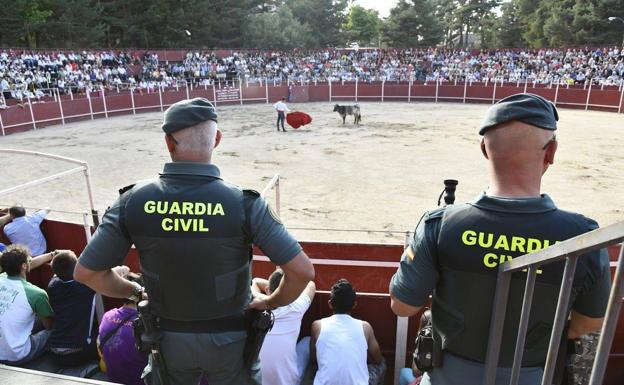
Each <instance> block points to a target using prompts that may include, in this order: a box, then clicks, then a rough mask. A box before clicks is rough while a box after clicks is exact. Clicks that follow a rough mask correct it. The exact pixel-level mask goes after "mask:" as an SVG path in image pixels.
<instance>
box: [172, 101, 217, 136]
mask: <svg viewBox="0 0 624 385" xmlns="http://www.w3.org/2000/svg"><path fill="white" fill-rule="evenodd" d="M206 120H213V121H215V122H216V121H217V112H216V111H215V108H214V106H213V105H212V103H210V102H209V101H208V99H204V98H195V99H186V100H181V101H179V102H177V103H175V104H173V105H172V106H171V107H169V108H167V111H165V118H164V120H163V125H162V130H163V131H164V132H165V133H167V134H171V133H174V132H176V131H179V130H181V129H183V128H187V127H191V126H194V125H196V124H199V123H201V122H205V121H206Z"/></svg>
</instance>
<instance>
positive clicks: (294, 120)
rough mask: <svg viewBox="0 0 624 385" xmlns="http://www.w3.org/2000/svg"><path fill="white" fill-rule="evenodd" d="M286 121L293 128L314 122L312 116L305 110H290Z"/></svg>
mask: <svg viewBox="0 0 624 385" xmlns="http://www.w3.org/2000/svg"><path fill="white" fill-rule="evenodd" d="M286 122H287V123H288V124H289V125H290V126H291V127H292V128H299V127H301V126H305V125H306V124H310V123H311V122H312V117H311V116H310V115H308V114H306V113H305V112H290V113H288V115H286Z"/></svg>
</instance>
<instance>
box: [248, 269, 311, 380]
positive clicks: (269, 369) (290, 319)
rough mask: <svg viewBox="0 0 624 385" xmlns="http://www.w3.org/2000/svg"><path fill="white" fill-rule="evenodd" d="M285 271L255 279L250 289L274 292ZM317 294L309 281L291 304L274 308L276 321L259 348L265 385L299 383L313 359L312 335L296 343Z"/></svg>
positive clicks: (265, 292)
mask: <svg viewBox="0 0 624 385" xmlns="http://www.w3.org/2000/svg"><path fill="white" fill-rule="evenodd" d="M283 276H284V272H283V271H282V270H281V269H277V270H275V271H274V272H273V273H272V274H271V275H270V276H269V280H268V281H267V280H266V279H262V278H254V279H253V283H252V286H251V290H252V291H255V292H259V293H264V294H266V295H271V293H273V292H274V291H275V290H277V288H278V287H279V285H280V282H281V281H282V277H283ZM315 293H316V285H315V284H314V282H309V283H308V285H307V286H306V288H305V289H304V290H303V292H302V293H301V295H300V296H299V298H297V299H296V300H295V301H294V302H292V303H291V304H289V305H286V306H282V307H279V308H277V309H275V310H273V315H274V316H275V323H274V324H273V328H272V329H271V331H269V333H268V334H267V336H266V338H265V339H264V343H263V344H262V349H260V365H261V367H262V384H263V385H293V384H299V382H300V381H301V377H302V375H303V372H304V370H305V368H306V367H307V366H308V360H309V358H310V350H309V346H310V341H309V337H306V338H303V339H302V340H301V341H299V343H297V338H299V330H300V329H301V320H302V319H303V315H304V314H305V312H306V311H307V310H308V308H309V307H310V305H311V304H312V300H313V299H314V294H315Z"/></svg>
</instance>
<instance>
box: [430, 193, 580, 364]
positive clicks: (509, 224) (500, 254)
mask: <svg viewBox="0 0 624 385" xmlns="http://www.w3.org/2000/svg"><path fill="white" fill-rule="evenodd" d="M436 216H437V219H438V220H439V219H440V216H442V222H441V225H440V233H439V236H438V242H437V256H438V259H437V263H438V269H439V272H440V276H439V281H438V284H437V286H436V289H435V291H434V294H433V302H432V319H433V326H434V330H435V335H436V339H437V340H438V341H439V342H440V343H441V346H442V349H444V350H445V351H449V352H451V353H454V354H456V355H458V356H461V357H464V358H467V359H471V360H474V361H480V362H485V353H486V348H487V342H488V336H489V325H490V318H491V313H492V302H493V299H494V292H495V290H496V277H497V273H498V264H500V263H503V262H505V261H507V260H509V259H512V258H516V257H518V256H521V255H523V254H526V253H528V252H534V251H537V250H540V249H542V248H545V247H547V246H549V245H553V244H554V243H555V242H557V241H563V240H566V239H568V238H572V237H574V236H576V235H579V234H581V233H584V232H586V231H587V227H588V226H587V221H586V219H585V218H584V217H583V216H581V215H579V214H574V213H569V212H565V211H562V210H558V209H553V210H548V211H545V212H537V213H532V214H526V213H515V212H499V211H490V210H485V209H481V208H477V207H474V206H472V205H469V204H463V205H457V206H448V207H446V208H445V209H444V211H440V212H439V213H438V214H437V215H435V214H434V215H431V216H430V217H429V219H428V220H433V219H436ZM582 260H583V259H581V260H579V264H578V266H577V270H576V277H583V276H584V273H585V272H586V267H585V265H584V264H583V263H582V262H581V261H582ZM563 267H564V262H556V263H551V264H548V265H545V266H543V267H541V268H540V270H538V274H537V280H536V285H535V294H534V296H533V306H532V311H531V316H530V320H529V325H528V332H527V337H526V344H525V350H524V355H523V360H522V366H541V365H543V363H544V362H545V360H546V353H547V350H548V341H549V340H550V333H551V329H552V325H553V320H554V315H555V307H556V303H557V299H558V295H559V288H560V285H561V279H562V275H563ZM525 282H526V272H518V273H514V275H513V276H512V283H511V289H510V291H509V300H508V304H507V312H506V316H505V326H504V332H503V339H502V342H501V352H500V360H499V366H502V367H509V366H511V365H512V363H513V355H514V349H515V341H516V337H517V330H518V325H519V321H520V313H521V310H522V297H523V294H524V285H525ZM572 301H574V297H572V298H571V302H570V303H572Z"/></svg>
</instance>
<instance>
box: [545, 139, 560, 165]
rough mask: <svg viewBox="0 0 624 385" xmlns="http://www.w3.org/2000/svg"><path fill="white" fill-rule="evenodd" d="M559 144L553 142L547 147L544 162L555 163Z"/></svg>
mask: <svg viewBox="0 0 624 385" xmlns="http://www.w3.org/2000/svg"><path fill="white" fill-rule="evenodd" d="M558 145H559V144H558V142H557V141H556V140H553V141H552V142H550V144H548V147H546V153H545V154H544V162H545V163H547V164H553V163H555V152H557V147H558Z"/></svg>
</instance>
